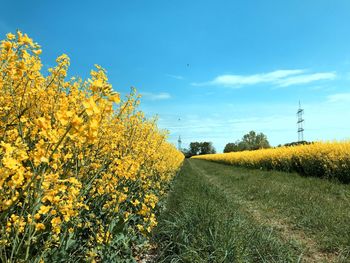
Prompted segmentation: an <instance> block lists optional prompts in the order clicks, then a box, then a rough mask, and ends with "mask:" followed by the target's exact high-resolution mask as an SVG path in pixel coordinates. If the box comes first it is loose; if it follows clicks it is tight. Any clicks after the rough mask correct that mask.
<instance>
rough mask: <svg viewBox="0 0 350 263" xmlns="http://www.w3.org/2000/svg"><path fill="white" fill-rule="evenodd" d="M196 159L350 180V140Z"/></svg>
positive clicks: (202, 156) (205, 156) (212, 155)
mask: <svg viewBox="0 0 350 263" xmlns="http://www.w3.org/2000/svg"><path fill="white" fill-rule="evenodd" d="M193 158H199V159H205V160H209V161H215V162H221V163H226V164H231V165H235V166H242V167H248V168H255V169H266V170H272V169H273V170H280V171H286V172H298V173H301V174H304V175H309V176H317V177H328V178H336V179H338V180H340V181H342V182H350V142H349V141H345V142H316V143H312V144H306V145H299V146H291V147H279V148H271V149H261V150H256V151H243V152H232V153H222V154H210V155H199V156H195V157H193Z"/></svg>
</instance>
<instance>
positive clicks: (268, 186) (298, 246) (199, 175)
mask: <svg viewBox="0 0 350 263" xmlns="http://www.w3.org/2000/svg"><path fill="white" fill-rule="evenodd" d="M173 187H174V188H173V190H172V192H171V194H170V195H169V198H168V200H167V209H166V210H165V211H164V212H163V213H162V215H161V218H160V223H159V227H158V228H157V230H156V236H155V237H156V240H157V241H158V243H159V244H160V248H159V258H158V261H159V262H349V261H350V257H349V251H350V225H349V222H350V187H349V185H342V184H337V183H334V182H329V181H327V180H321V179H318V178H304V177H301V176H299V175H297V174H286V173H281V172H266V171H257V170H248V169H240V168H235V167H232V166H227V165H223V164H217V163H211V162H207V161H202V160H193V159H191V160H186V162H185V164H184V166H183V169H182V171H181V173H180V175H179V176H178V177H177V178H176V180H175V182H174V186H173Z"/></svg>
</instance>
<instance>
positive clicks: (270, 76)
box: [192, 69, 336, 88]
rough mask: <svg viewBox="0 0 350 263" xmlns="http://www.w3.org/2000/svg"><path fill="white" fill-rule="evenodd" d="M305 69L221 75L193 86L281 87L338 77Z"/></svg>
mask: <svg viewBox="0 0 350 263" xmlns="http://www.w3.org/2000/svg"><path fill="white" fill-rule="evenodd" d="M305 72H306V71H305V70H303V69H287V70H275V71H272V72H268V73H259V74H253V75H219V76H217V77H216V78H214V79H213V80H211V81H208V82H200V83H192V85H193V86H212V85H215V86H224V87H232V88H239V87H242V86H248V85H256V84H264V83H268V84H272V85H275V86H279V87H287V86H291V85H298V84H306V83H310V82H314V81H318V80H331V79H335V78H336V73H335V72H320V73H311V74H306V73H305Z"/></svg>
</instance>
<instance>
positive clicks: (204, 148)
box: [184, 142, 215, 158]
mask: <svg viewBox="0 0 350 263" xmlns="http://www.w3.org/2000/svg"><path fill="white" fill-rule="evenodd" d="M184 153H185V156H186V157H187V158H188V157H191V156H194V155H200V154H212V153H215V148H214V146H213V144H212V143H211V142H191V143H190V148H189V149H188V150H185V151H184Z"/></svg>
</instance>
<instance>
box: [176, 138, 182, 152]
mask: <svg viewBox="0 0 350 263" xmlns="http://www.w3.org/2000/svg"><path fill="white" fill-rule="evenodd" d="M181 143H182V141H181V136H179V139H178V140H177V149H178V150H179V151H181V149H182V148H181Z"/></svg>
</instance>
